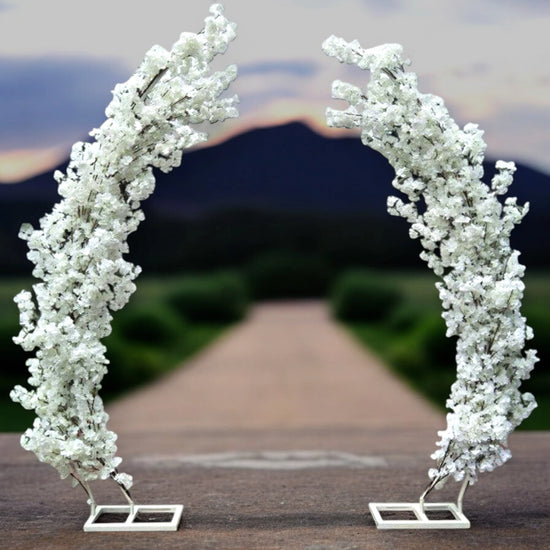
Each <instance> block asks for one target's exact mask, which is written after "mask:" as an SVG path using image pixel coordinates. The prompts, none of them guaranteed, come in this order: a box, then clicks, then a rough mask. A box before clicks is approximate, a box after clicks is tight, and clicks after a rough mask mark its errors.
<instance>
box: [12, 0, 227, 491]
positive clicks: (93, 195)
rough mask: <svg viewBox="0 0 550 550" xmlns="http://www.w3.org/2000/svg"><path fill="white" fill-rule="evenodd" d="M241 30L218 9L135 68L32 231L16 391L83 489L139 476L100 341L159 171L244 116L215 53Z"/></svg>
mask: <svg viewBox="0 0 550 550" xmlns="http://www.w3.org/2000/svg"><path fill="white" fill-rule="evenodd" d="M234 37H235V24H234V23H231V22H230V21H228V20H227V19H226V18H225V17H224V15H223V8H222V6H221V5H219V4H214V5H213V6H212V7H211V8H210V16H208V17H207V18H206V19H205V26H204V29H203V30H202V31H201V32H200V33H198V34H193V33H183V34H182V35H181V36H180V38H179V40H178V41H177V42H176V43H175V44H174V46H173V47H172V50H171V51H167V50H165V49H163V48H162V47H160V46H154V47H153V48H152V49H151V50H150V51H149V52H148V53H147V54H146V55H145V59H144V61H143V62H142V64H141V65H140V67H139V68H138V69H137V71H136V73H135V74H134V75H133V76H132V77H131V78H130V79H129V80H128V81H127V82H125V83H124V84H119V85H117V86H116V87H115V89H114V91H113V96H114V97H113V99H112V101H111V103H110V104H109V105H108V107H107V109H106V116H107V119H106V121H105V122H104V123H103V124H102V125H101V127H100V128H98V129H95V130H93V131H92V132H91V133H90V135H92V136H93V137H94V138H95V141H93V142H91V143H81V142H79V143H76V144H75V145H74V146H73V148H72V152H71V157H70V163H69V165H68V167H67V171H66V174H63V173H61V172H59V171H58V172H56V174H55V179H56V181H57V182H58V184H59V194H60V195H61V196H62V200H61V201H60V202H59V203H58V204H56V205H55V206H54V208H53V211H52V212H51V213H49V214H47V215H46V216H44V217H43V218H42V219H41V220H40V227H39V228H38V229H33V227H32V226H30V225H29V224H24V225H23V226H22V227H21V231H20V237H21V238H23V239H25V240H26V241H27V243H28V247H29V252H28V258H29V260H31V261H32V262H33V264H34V265H35V267H34V270H33V275H34V277H36V278H38V279H40V280H41V282H38V283H36V284H34V285H33V288H32V291H27V290H24V291H22V292H20V293H19V294H18V295H17V296H16V297H15V302H16V303H17V304H18V306H19V310H20V323H21V331H20V333H19V335H18V336H17V337H16V338H14V340H15V341H16V343H18V344H20V345H21V346H22V347H23V349H25V350H26V351H29V352H30V351H33V350H36V351H35V354H34V357H32V358H31V359H29V360H28V362H27V365H28V368H29V372H30V378H29V379H28V383H29V386H31V388H32V389H27V388H24V387H22V386H17V387H15V388H14V390H13V391H12V392H11V398H12V399H13V400H14V401H16V402H19V403H20V404H21V405H22V406H23V407H25V408H26V409H34V411H35V412H36V415H37V417H36V419H35V421H34V425H33V427H32V428H30V429H28V430H27V431H26V432H25V433H24V434H23V436H22V438H21V442H22V446H23V447H24V448H25V449H27V450H30V451H33V452H34V453H35V454H36V456H37V457H38V458H39V460H41V461H43V462H46V463H49V464H51V465H52V466H54V467H55V468H56V469H57V470H58V471H59V473H60V475H61V477H63V478H64V477H67V476H69V475H71V476H72V477H73V478H74V480H75V483H81V484H82V485H83V486H85V484H86V483H87V482H88V481H89V480H93V479H97V478H101V479H106V478H109V477H110V478H112V479H114V480H115V481H116V482H117V483H118V484H119V485H120V486H121V487H123V488H125V489H128V488H129V487H130V486H131V484H132V478H131V476H129V475H128V474H123V473H119V472H118V465H119V463H120V462H121V459H120V458H119V457H117V456H116V451H117V448H116V444H115V441H116V434H115V433H114V432H112V431H110V430H109V429H108V428H107V421H108V415H107V414H106V412H105V411H104V407H103V402H102V400H101V398H100V396H99V393H98V392H99V390H100V388H101V381H102V378H103V376H104V374H105V373H106V369H107V364H108V360H107V359H106V357H105V352H106V349H105V347H104V345H103V344H102V343H101V339H102V338H104V337H105V336H107V335H108V334H109V333H110V331H111V324H110V323H111V319H112V317H111V313H110V312H111V311H115V310H118V309H120V308H122V307H123V306H124V305H125V304H126V302H127V301H128V299H129V297H130V295H131V294H132V293H133V292H134V290H135V285H134V282H133V281H134V279H135V278H136V277H137V276H138V274H139V272H140V268H139V266H136V265H133V264H131V263H129V262H128V261H126V260H125V259H124V255H125V254H126V253H127V252H128V246H127V242H126V240H127V237H128V235H129V234H130V233H132V232H133V231H135V230H136V228H137V227H138V224H139V223H140V221H141V220H142V219H143V213H142V211H141V209H140V202H141V201H143V200H144V199H146V198H147V197H148V196H149V195H150V194H151V193H152V192H153V190H154V186H155V177H154V175H153V168H159V169H160V170H162V171H164V172H168V171H170V170H171V169H172V168H173V167H176V166H178V165H179V164H180V162H181V156H182V150H183V149H185V148H187V147H190V146H192V145H195V144H196V143H198V142H201V141H204V140H206V139H207V135H206V134H205V133H202V132H199V131H197V130H195V129H194V128H192V127H191V126H190V125H191V124H197V123H202V122H205V121H208V122H211V123H213V122H216V121H220V120H223V119H225V118H227V117H235V116H237V115H238V113H237V109H236V103H237V98H236V97H222V93H223V92H224V91H225V90H226V89H227V87H228V86H229V85H230V83H231V82H232V81H233V80H234V79H235V77H236V73H237V70H236V67H235V66H229V67H227V68H226V69H224V70H222V71H219V72H215V73H212V71H211V69H210V66H209V65H210V63H211V61H212V60H213V58H214V57H215V56H216V55H218V54H222V53H224V52H225V50H226V48H227V46H228V44H229V42H230V41H231V40H233V39H234Z"/></svg>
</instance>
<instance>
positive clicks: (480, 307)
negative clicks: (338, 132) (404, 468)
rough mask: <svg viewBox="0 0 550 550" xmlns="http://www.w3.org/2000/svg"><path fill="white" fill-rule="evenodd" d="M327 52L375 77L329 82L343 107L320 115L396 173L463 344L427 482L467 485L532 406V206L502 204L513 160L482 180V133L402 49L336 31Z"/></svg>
mask: <svg viewBox="0 0 550 550" xmlns="http://www.w3.org/2000/svg"><path fill="white" fill-rule="evenodd" d="M323 50H324V51H325V53H327V54H328V55H330V56H333V57H335V58H336V59H337V60H338V61H340V62H346V63H353V64H355V65H357V66H359V67H360V68H362V69H368V70H369V71H370V73H371V74H370V81H369V82H368V84H367V85H366V87H365V89H364V90H361V89H359V88H357V87H356V86H352V85H351V84H347V83H343V82H339V81H335V82H334V83H333V87H332V90H333V97H335V98H337V99H344V100H346V101H347V102H348V103H349V107H348V108H347V109H346V110H344V111H337V110H333V109H327V123H328V125H329V126H338V127H346V128H354V127H360V128H361V139H362V141H363V143H364V144H365V145H368V146H369V147H372V148H373V149H375V150H377V151H379V152H380V153H382V154H383V155H384V156H385V157H386V158H387V159H388V160H389V162H390V163H391V164H392V166H393V167H394V169H395V173H396V175H395V179H394V180H393V186H394V187H395V188H396V189H397V190H398V191H400V192H401V193H402V195H403V196H404V197H403V198H398V197H389V199H388V211H389V212H390V214H393V215H396V216H402V217H403V218H405V219H406V220H407V221H408V222H409V223H410V224H411V228H410V236H411V238H417V239H420V242H421V244H422V246H423V248H424V251H423V252H422V253H421V257H422V258H423V259H424V260H425V261H426V262H427V263H428V265H429V266H430V267H431V268H432V269H433V271H434V272H435V273H436V274H437V275H438V276H439V277H440V279H441V280H440V282H438V283H437V285H436V286H437V288H438V290H439V295H440V298H441V301H442V305H443V310H444V312H443V318H444V319H445V321H446V324H447V336H457V337H458V338H457V353H456V362H457V380H456V381H455V383H454V384H453V386H452V388H451V395H450V397H449V399H448V401H447V407H448V409H449V410H450V412H449V413H448V415H447V428H446V430H444V431H441V432H439V436H440V438H441V439H440V441H439V442H438V443H437V446H438V449H437V451H436V452H435V453H434V454H433V455H432V458H433V459H435V460H436V461H437V465H436V467H435V468H433V469H431V470H430V472H429V475H430V477H431V478H432V480H433V481H434V483H437V484H438V485H441V484H442V482H443V481H444V480H445V479H447V478H448V477H450V476H452V477H454V479H455V480H457V481H458V480H461V479H463V478H464V476H466V475H467V476H469V478H470V480H471V483H473V482H475V481H476V480H477V475H478V472H483V471H490V470H493V469H494V468H495V467H497V466H499V465H501V464H503V463H504V462H505V461H506V460H508V459H509V458H510V456H511V453H510V451H509V450H508V448H507V438H508V436H509V434H510V433H511V432H512V431H513V430H514V428H515V427H516V426H517V425H518V424H520V422H521V421H522V420H524V419H525V418H526V417H527V416H528V415H529V414H530V413H531V411H532V410H533V409H534V408H535V407H536V403H535V400H534V398H533V396H532V395H531V394H529V393H523V394H522V393H521V392H520V391H519V386H520V383H521V381H522V380H523V379H526V378H528V377H529V373H530V371H531V369H532V368H533V365H534V363H535V362H536V361H537V357H536V352H535V351H534V350H527V351H525V350H524V348H525V342H526V340H528V339H529V338H532V330H531V329H530V328H529V327H528V326H526V323H525V318H524V317H522V315H521V313H520V306H521V300H522V297H523V289H524V285H523V283H522V281H521V278H522V276H523V273H524V267H523V266H522V265H521V264H520V263H519V261H518V256H519V253H518V252H517V251H514V250H512V249H511V248H510V233H511V231H512V229H513V227H514V226H515V225H516V224H517V223H519V222H520V221H521V219H522V218H523V216H524V215H525V213H526V212H527V209H528V205H525V206H518V205H517V204H516V199H515V198H507V199H506V200H505V201H504V204H503V203H501V202H500V201H499V199H498V195H502V194H504V193H506V191H507V189H508V186H509V185H510V184H511V183H512V179H513V173H514V171H515V169H516V168H515V165H514V163H512V162H508V163H507V162H503V161H498V162H497V164H496V168H497V174H496V175H495V177H494V178H493V180H492V183H491V186H488V185H486V184H484V183H483V182H482V181H481V177H482V175H483V166H482V161H483V158H484V153H485V147H486V146H485V143H484V141H483V139H482V131H481V130H479V129H478V127H477V125H475V124H467V125H466V126H465V127H464V128H463V129H462V130H461V129H460V128H459V127H458V125H457V124H456V123H455V121H454V120H453V119H452V118H451V117H450V116H449V113H448V112H447V110H446V108H445V106H444V103H443V100H442V99H441V98H439V97H436V96H433V95H429V94H421V93H420V92H419V91H418V88H417V79H416V75H415V74H414V73H411V72H406V71H405V69H404V65H405V63H404V62H403V61H402V57H401V55H402V48H401V46H399V45H397V44H387V45H384V46H379V47H377V48H372V49H363V48H361V46H360V45H359V43H358V42H357V41H353V42H351V43H347V42H346V41H344V40H343V39H341V38H336V37H334V36H332V37H330V38H328V39H327V40H326V41H325V43H324V44H323ZM407 199H408V200H407Z"/></svg>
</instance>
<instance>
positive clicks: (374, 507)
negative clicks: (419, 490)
mask: <svg viewBox="0 0 550 550" xmlns="http://www.w3.org/2000/svg"><path fill="white" fill-rule="evenodd" d="M422 508H423V509H422ZM369 510H370V513H371V515H372V517H373V519H374V522H375V523H376V527H378V529H468V528H469V527H470V521H469V520H468V518H467V517H466V516H465V515H464V514H463V513H462V511H461V510H459V509H458V507H457V505H456V504H454V503H453V502H433V503H427V504H424V507H422V506H421V505H420V503H418V502H411V503H409V502H371V503H369ZM382 512H413V513H414V515H415V516H416V519H384V518H383V517H382ZM426 512H450V513H451V514H452V516H453V518H452V519H451V518H448V519H430V518H429V516H428V515H427V514H426Z"/></svg>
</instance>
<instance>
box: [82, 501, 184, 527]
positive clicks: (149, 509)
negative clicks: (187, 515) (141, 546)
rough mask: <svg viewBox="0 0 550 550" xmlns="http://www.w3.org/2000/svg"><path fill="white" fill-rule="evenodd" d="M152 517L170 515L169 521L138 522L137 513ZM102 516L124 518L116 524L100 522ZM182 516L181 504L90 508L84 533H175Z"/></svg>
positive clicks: (99, 506)
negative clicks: (116, 515)
mask: <svg viewBox="0 0 550 550" xmlns="http://www.w3.org/2000/svg"><path fill="white" fill-rule="evenodd" d="M140 512H141V513H143V514H147V515H149V516H154V515H155V514H159V515H160V514H163V515H165V514H172V519H171V520H170V521H155V520H154V519H152V520H150V521H139V517H138V516H139V513H140ZM103 514H120V515H121V516H125V517H122V518H121V521H118V522H103V523H102V522H101V521H99V522H98V521H97V520H98V519H101V516H102V515H103ZM182 514H183V506H182V505H181V504H168V505H155V504H149V505H147V504H134V505H133V506H132V505H123V506H103V505H97V506H93V507H92V511H91V514H90V517H89V518H88V520H87V521H86V523H85V524H84V531H87V532H100V531H103V532H105V531H177V530H178V525H179V523H180V521H181V516H182Z"/></svg>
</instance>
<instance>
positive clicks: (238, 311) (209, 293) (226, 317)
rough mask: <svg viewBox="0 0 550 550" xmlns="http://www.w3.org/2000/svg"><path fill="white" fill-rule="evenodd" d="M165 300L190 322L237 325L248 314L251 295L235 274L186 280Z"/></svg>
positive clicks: (221, 274) (211, 275) (194, 277)
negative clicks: (230, 323) (233, 323)
mask: <svg viewBox="0 0 550 550" xmlns="http://www.w3.org/2000/svg"><path fill="white" fill-rule="evenodd" d="M164 300H165V303H168V304H170V305H171V306H172V307H173V308H174V309H175V310H176V311H177V312H178V313H179V314H180V315H181V316H182V317H184V318H186V319H188V320H189V321H199V322H233V321H238V320H240V319H242V318H243V317H244V316H245V314H246V310H247V308H248V291H247V287H246V284H245V282H244V279H243V278H242V277H241V276H240V275H239V274H237V273H234V272H224V273H218V274H209V275H203V276H199V275H196V276H186V277H184V278H182V280H181V282H180V283H179V285H178V286H177V288H175V289H174V290H172V291H171V292H170V293H169V294H167V295H166V296H165V298H164Z"/></svg>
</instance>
